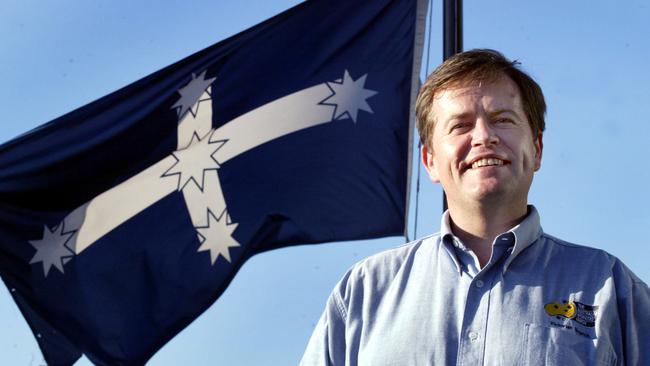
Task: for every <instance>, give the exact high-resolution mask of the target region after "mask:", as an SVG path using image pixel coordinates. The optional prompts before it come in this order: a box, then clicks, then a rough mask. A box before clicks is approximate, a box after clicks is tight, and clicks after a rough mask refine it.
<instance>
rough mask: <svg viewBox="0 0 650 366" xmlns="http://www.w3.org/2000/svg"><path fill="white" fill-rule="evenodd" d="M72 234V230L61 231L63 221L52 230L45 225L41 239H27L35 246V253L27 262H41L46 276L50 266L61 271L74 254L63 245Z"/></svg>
mask: <svg viewBox="0 0 650 366" xmlns="http://www.w3.org/2000/svg"><path fill="white" fill-rule="evenodd" d="M72 235H74V232H69V233H63V223H61V224H59V225H58V226H57V227H55V228H54V229H52V230H50V229H49V228H48V227H47V225H45V226H44V228H43V239H40V240H29V244H31V245H32V246H33V247H34V248H36V253H35V254H34V257H32V259H31V260H30V261H29V263H30V264H32V263H38V262H43V271H44V272H45V276H46V277H47V274H48V273H49V272H50V268H52V266H54V267H56V269H58V270H59V271H60V272H61V273H63V264H64V263H65V262H67V261H68V260H70V258H72V256H73V255H74V252H72V250H70V249H69V248H68V247H66V246H65V243H66V242H67V241H68V240H69V239H70V237H72Z"/></svg>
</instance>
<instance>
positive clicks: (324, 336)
mask: <svg viewBox="0 0 650 366" xmlns="http://www.w3.org/2000/svg"><path fill="white" fill-rule="evenodd" d="M341 287H342V283H339V284H338V285H337V286H336V288H335V289H334V291H333V292H332V294H331V295H330V297H329V299H328V300H327V305H326V306H325V311H324V312H323V315H321V317H320V320H319V321H318V324H316V328H314V333H312V336H311V338H310V339H309V343H308V344H307V348H306V349H305V353H304V355H303V356H302V360H301V361H300V365H301V366H321V365H322V366H325V365H328V366H329V365H332V366H336V365H345V361H346V353H347V352H348V351H349V350H347V349H346V348H347V347H346V322H345V319H346V317H347V316H346V311H345V306H344V304H343V300H342V298H341V295H340V288H341Z"/></svg>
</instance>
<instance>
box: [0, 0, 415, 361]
mask: <svg viewBox="0 0 650 366" xmlns="http://www.w3.org/2000/svg"><path fill="white" fill-rule="evenodd" d="M423 3H424V2H423V1H419V3H418V1H415V0H411V1H406V0H404V1H380V0H377V1H363V0H354V1H329V0H313V1H308V2H305V3H303V4H300V5H298V6H296V7H294V8H292V9H290V10H288V11H286V12H284V13H282V14H279V15H277V16H275V17H273V18H271V19H268V20H267V21H265V22H263V23H261V24H259V25H257V26H254V27H253V28H250V29H248V30H246V31H244V32H242V33H240V34H238V35H235V36H233V37H231V38H229V39H227V40H224V41H222V42H219V43H217V44H215V45H213V46H211V47H209V48H207V49H205V50H203V51H200V52H198V53H196V54H194V55H191V56H189V57H187V58H185V59H183V60H181V61H179V62H177V63H175V64H173V65H171V66H169V67H167V68H164V69H162V70H160V71H157V72H155V73H154V74H152V75H150V76H148V77H145V78H144V79H142V80H139V81H137V82H135V83H133V84H131V85H129V86H127V87H125V88H123V89H121V90H118V91H116V92H114V93H112V94H110V95H108V96H105V97H103V98H101V99H99V100H97V101H95V102H93V103H90V104H88V105H86V106H84V107H81V108H79V109H77V110H75V111H73V112H70V113H69V114H67V115H64V116H62V117H60V118H58V119H55V120H53V121H51V122H49V123H47V124H45V125H43V126H41V127H39V128H37V129H35V130H33V131H31V132H29V133H27V134H25V135H23V136H20V137H18V138H16V139H15V140H12V141H9V142H7V143H5V144H4V145H2V146H0V275H1V276H2V279H3V280H4V282H5V284H6V285H7V287H8V288H9V290H10V293H11V294H12V296H13V297H14V299H15V301H16V303H17V304H18V307H19V309H20V310H21V312H22V313H23V315H24V316H25V318H26V319H27V322H28V323H29V325H30V327H31V329H32V331H33V332H34V334H35V336H36V339H37V341H38V343H39V346H40V348H41V350H42V351H43V354H44V357H45V359H46V361H47V362H48V363H49V364H53V365H60V364H71V363H73V362H75V361H76V360H77V359H78V358H79V357H80V356H81V354H82V353H83V354H85V355H86V356H87V357H88V358H89V359H90V360H91V361H92V362H94V363H97V364H108V365H119V364H143V363H145V362H146V361H147V360H148V359H149V358H150V357H151V356H152V355H153V354H154V353H155V352H156V351H157V350H158V349H159V348H160V347H162V346H163V345H164V344H165V343H166V342H167V341H169V340H170V339H171V338H172V337H173V336H174V335H175V334H177V333H178V332H179V331H180V330H182V329H183V328H184V327H185V326H187V325H188V324H189V323H190V322H191V321H192V320H193V319H195V318H196V317H197V316H198V315H199V314H201V313H202V312H203V311H204V310H206V309H207V308H208V307H209V306H210V305H211V304H212V303H213V302H214V301H215V300H216V299H217V298H218V297H219V295H220V294H221V293H222V292H223V291H224V289H225V288H226V286H227V285H228V283H229V282H230V281H231V280H232V278H233V276H234V275H235V273H236V272H237V270H238V269H239V267H241V265H242V264H243V263H244V262H245V261H246V260H247V259H248V258H250V257H251V256H252V255H254V254H257V253H260V252H263V251H266V250H271V249H275V248H279V247H284V246H290V245H298V244H309V243H322V242H329V241H338V240H350V239H367V238H375V237H380V236H387V235H400V234H402V233H403V232H404V230H405V213H406V211H407V209H406V202H407V197H406V196H407V179H408V178H407V177H408V175H409V164H408V161H409V151H410V149H409V136H410V135H411V132H410V131H411V130H410V123H409V120H410V116H412V112H411V110H412V108H411V104H412V102H413V97H414V95H415V88H414V85H415V86H417V85H418V83H417V80H418V78H417V76H418V74H419V58H418V57H416V56H417V54H418V53H419V51H418V46H417V44H418V40H419V42H421V37H420V35H421V27H422V19H423V17H422V14H424V10H423ZM416 20H417V21H416ZM418 27H419V28H418ZM411 120H412V118H411ZM215 361H216V360H215Z"/></svg>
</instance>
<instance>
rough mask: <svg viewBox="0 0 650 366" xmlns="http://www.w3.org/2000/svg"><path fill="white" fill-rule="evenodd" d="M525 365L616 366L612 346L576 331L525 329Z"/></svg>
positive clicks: (536, 326)
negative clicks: (599, 342)
mask: <svg viewBox="0 0 650 366" xmlns="http://www.w3.org/2000/svg"><path fill="white" fill-rule="evenodd" d="M525 327H526V329H525V337H526V338H525V340H524V361H525V362H524V365H547V366H552V365H614V364H616V354H615V353H614V351H613V349H612V347H611V345H609V344H598V342H597V341H596V340H592V339H589V338H586V337H583V336H581V335H578V334H575V332H574V331H573V330H568V329H563V328H553V327H546V326H543V325H537V324H526V325H525Z"/></svg>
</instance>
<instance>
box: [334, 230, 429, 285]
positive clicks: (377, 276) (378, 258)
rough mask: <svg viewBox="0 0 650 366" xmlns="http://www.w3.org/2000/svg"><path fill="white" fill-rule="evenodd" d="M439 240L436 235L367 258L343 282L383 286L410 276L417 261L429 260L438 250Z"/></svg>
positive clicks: (350, 270) (357, 264) (350, 271)
mask: <svg viewBox="0 0 650 366" xmlns="http://www.w3.org/2000/svg"><path fill="white" fill-rule="evenodd" d="M439 238H440V236H439V233H435V234H432V235H429V236H426V237H423V238H421V239H417V240H414V241H411V242H409V243H406V244H402V245H399V246H397V247H394V248H391V249H386V250H383V251H381V252H378V253H376V254H373V255H371V256H369V257H366V258H364V259H362V260H360V261H359V262H357V263H355V264H354V265H353V266H352V267H351V268H350V269H349V270H348V272H347V273H346V274H345V276H344V277H343V279H342V280H341V282H342V283H344V284H347V285H354V284H357V285H361V284H362V283H364V282H366V283H368V284H373V286H381V285H382V284H386V283H387V282H391V281H392V279H393V278H395V277H396V276H398V275H402V276H408V274H409V272H410V271H411V269H412V267H413V265H414V263H415V262H416V261H418V260H422V259H426V258H429V257H430V255H431V253H432V252H433V251H435V250H437V246H438V243H439Z"/></svg>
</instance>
